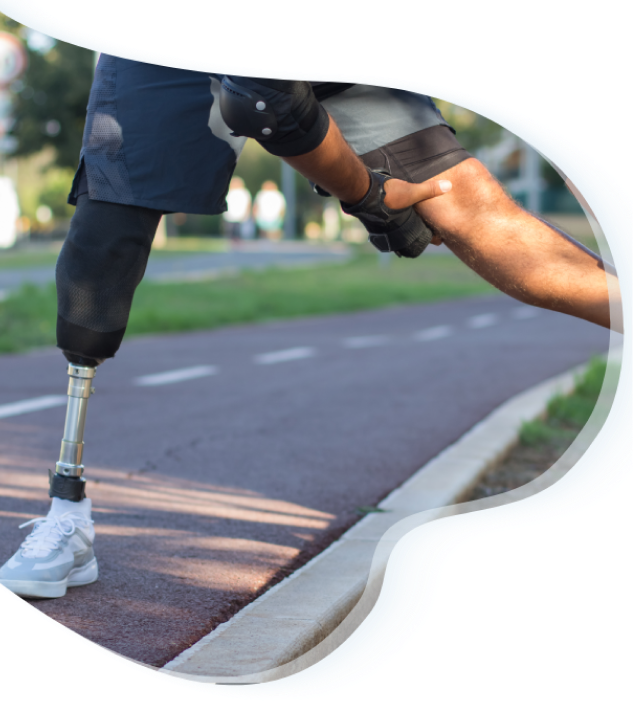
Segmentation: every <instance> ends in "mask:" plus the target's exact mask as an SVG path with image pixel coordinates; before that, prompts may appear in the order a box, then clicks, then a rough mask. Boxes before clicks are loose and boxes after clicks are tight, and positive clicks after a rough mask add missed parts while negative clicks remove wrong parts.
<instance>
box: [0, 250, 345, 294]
mask: <svg viewBox="0 0 633 711" xmlns="http://www.w3.org/2000/svg"><path fill="white" fill-rule="evenodd" d="M348 258H349V250H348V249H347V248H346V247H345V245H342V244H340V243H338V244H333V245H310V244H306V243H304V242H298V243H285V242H281V243H269V242H262V243H260V242H253V243H248V244H247V245H245V246H243V247H242V248H241V249H237V250H233V251H230V252H209V253H199V252H197V253H192V254H191V255H190V256H183V255H182V254H179V255H177V256H176V255H174V256H170V255H169V253H165V252H163V253H160V254H158V255H152V256H151V257H150V260H149V262H148V265H147V271H146V273H145V279H146V280H147V281H183V280H187V279H204V278H207V279H208V278H209V277H210V276H213V275H216V274H223V273H226V272H230V271H239V270H242V269H266V268H267V267H272V266H283V267H285V266H287V267H293V266H298V265H303V264H317V263H319V262H340V261H345V260H346V259H348ZM1 265H2V262H1V260H0V293H5V294H6V293H7V292H10V291H12V290H13V289H17V288H18V287H19V286H20V285H21V284H25V283H30V284H36V285H38V286H41V285H43V284H48V283H50V282H52V281H55V267H54V266H53V265H50V266H45V267H22V268H17V269H2V266H1Z"/></svg>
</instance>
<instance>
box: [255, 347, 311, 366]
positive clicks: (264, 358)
mask: <svg viewBox="0 0 633 711" xmlns="http://www.w3.org/2000/svg"><path fill="white" fill-rule="evenodd" d="M315 354H316V349H314V348H288V349H287V350H285V351H273V352H272V353H260V354H259V355H256V356H255V357H254V358H253V361H254V362H255V363H257V364H258V365H271V364H272V363H284V362H285V361H288V360H301V359H302V358H311V357H312V356H313V355H315Z"/></svg>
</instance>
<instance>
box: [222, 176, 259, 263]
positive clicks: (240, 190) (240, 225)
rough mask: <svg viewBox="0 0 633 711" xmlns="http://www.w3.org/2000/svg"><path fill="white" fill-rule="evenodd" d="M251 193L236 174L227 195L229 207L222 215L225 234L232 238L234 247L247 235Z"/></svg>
mask: <svg viewBox="0 0 633 711" xmlns="http://www.w3.org/2000/svg"><path fill="white" fill-rule="evenodd" d="M251 203H252V198H251V194H250V192H249V191H248V189H247V188H246V186H245V185H244V181H243V180H242V178H240V177H238V176H235V177H234V178H232V180H231V182H230V184H229V192H228V194H227V196H226V204H227V209H226V212H225V213H223V215H222V221H223V224H224V235H225V237H228V238H229V239H230V240H231V246H232V247H233V249H237V248H238V247H239V244H240V240H242V239H243V238H244V237H247V232H248V230H247V223H248V222H249V221H250V219H251Z"/></svg>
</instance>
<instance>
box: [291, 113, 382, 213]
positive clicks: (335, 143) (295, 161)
mask: <svg viewBox="0 0 633 711" xmlns="http://www.w3.org/2000/svg"><path fill="white" fill-rule="evenodd" d="M283 160H285V161H286V163H288V164H289V165H291V166H292V167H293V168H294V169H295V170H296V171H298V172H299V173H301V175H303V176H304V177H306V178H308V180H311V181H312V182H314V183H316V184H317V185H318V186H319V187H321V188H323V190H326V191H327V192H328V193H331V194H332V195H334V197H336V198H338V199H339V200H342V201H343V202H347V203H357V202H359V201H360V200H362V199H363V197H365V194H366V193H367V191H368V190H369V175H368V174H367V169H366V168H365V165H364V163H363V162H362V161H361V159H360V158H359V157H358V156H357V155H356V154H355V153H354V151H353V150H352V149H351V148H350V146H349V145H348V144H347V142H346V141H345V139H344V138H343V135H342V134H341V132H340V131H339V128H338V126H337V125H336V124H335V123H334V121H333V120H332V119H331V118H330V127H329V129H328V132H327V135H326V137H325V139H324V140H323V142H322V143H321V145H320V146H319V147H318V148H315V149H314V150H313V151H310V152H309V153H305V154H304V155H301V156H292V157H285V158H284V159H283Z"/></svg>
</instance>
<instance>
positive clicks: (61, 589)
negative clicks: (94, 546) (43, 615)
mask: <svg viewBox="0 0 633 711" xmlns="http://www.w3.org/2000/svg"><path fill="white" fill-rule="evenodd" d="M98 578H99V566H98V564H97V559H96V558H93V559H92V560H91V561H89V562H88V563H86V564H85V565H82V566H81V568H73V570H71V571H70V573H69V574H68V575H67V576H66V577H65V578H64V579H63V580H57V581H55V582H44V581H39V580H0V584H2V585H4V587H5V588H8V589H9V590H11V592H14V593H15V594H16V595H19V596H20V597H43V598H55V597H64V595H65V594H66V590H67V588H74V587H78V586H79V585H90V583H94V582H96V581H97V579H98Z"/></svg>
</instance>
